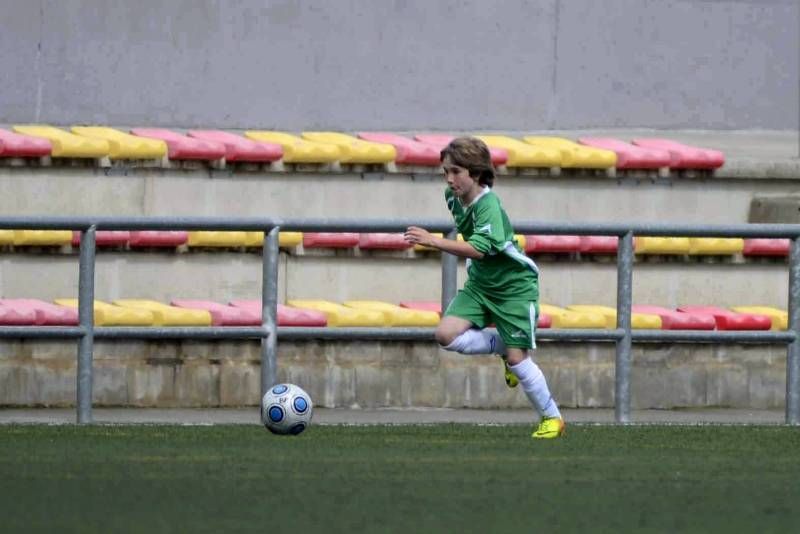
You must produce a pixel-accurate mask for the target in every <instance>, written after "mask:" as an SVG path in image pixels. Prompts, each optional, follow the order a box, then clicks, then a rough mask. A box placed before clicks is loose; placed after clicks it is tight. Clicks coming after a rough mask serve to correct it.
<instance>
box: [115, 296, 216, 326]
mask: <svg viewBox="0 0 800 534" xmlns="http://www.w3.org/2000/svg"><path fill="white" fill-rule="evenodd" d="M112 304H114V305H116V306H121V307H123V308H131V309H137V310H147V311H149V312H152V313H153V321H154V324H155V325H157V326H209V325H210V324H211V314H210V313H209V312H207V311H205V310H189V309H185V308H178V307H177V306H169V305H167V304H164V303H161V302H156V301H155V300H147V299H118V300H115V301H113V302H112Z"/></svg>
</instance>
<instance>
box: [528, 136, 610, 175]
mask: <svg viewBox="0 0 800 534" xmlns="http://www.w3.org/2000/svg"><path fill="white" fill-rule="evenodd" d="M522 139H523V141H525V142H526V143H528V144H531V145H534V146H540V147H544V148H554V149H556V150H558V151H559V152H560V153H561V166H562V167H566V168H572V169H609V168H612V167H614V166H615V165H616V164H617V155H616V153H614V152H612V151H611V150H604V149H602V148H593V147H590V146H585V145H580V144H578V143H576V142H574V141H570V140H569V139H564V138H563V137H540V136H532V135H529V136H526V137H523V138H522Z"/></svg>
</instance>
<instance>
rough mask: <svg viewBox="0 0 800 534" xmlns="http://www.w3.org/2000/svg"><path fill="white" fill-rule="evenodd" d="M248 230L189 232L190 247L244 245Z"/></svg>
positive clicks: (188, 242)
mask: <svg viewBox="0 0 800 534" xmlns="http://www.w3.org/2000/svg"><path fill="white" fill-rule="evenodd" d="M246 243H247V232H189V239H188V240H187V241H186V244H187V245H188V246H190V247H243V246H245V244H246Z"/></svg>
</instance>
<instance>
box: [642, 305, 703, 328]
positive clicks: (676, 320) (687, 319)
mask: <svg viewBox="0 0 800 534" xmlns="http://www.w3.org/2000/svg"><path fill="white" fill-rule="evenodd" d="M632 311H633V312H634V313H649V314H652V315H658V316H659V317H661V329H662V330H714V328H715V327H716V326H717V323H716V321H715V320H714V317H713V316H712V315H711V314H708V313H695V312H692V313H688V312H681V311H677V310H670V309H667V308H662V307H661V306H646V305H634V306H633V308H632Z"/></svg>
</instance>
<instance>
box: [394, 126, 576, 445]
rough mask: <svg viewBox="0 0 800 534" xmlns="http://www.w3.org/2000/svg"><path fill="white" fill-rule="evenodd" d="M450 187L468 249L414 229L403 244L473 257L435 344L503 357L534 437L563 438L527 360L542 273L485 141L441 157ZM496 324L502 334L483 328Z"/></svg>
mask: <svg viewBox="0 0 800 534" xmlns="http://www.w3.org/2000/svg"><path fill="white" fill-rule="evenodd" d="M441 161H442V167H443V168H444V176H445V180H446V181H447V189H446V190H445V200H446V201H447V207H448V209H449V210H450V212H451V213H452V215H453V218H454V219H455V222H456V226H457V228H458V231H459V232H461V235H462V236H463V237H464V241H463V242H459V241H453V240H451V239H445V238H442V237H438V236H435V235H432V234H431V233H429V232H428V231H426V230H424V229H423V228H419V227H417V226H411V227H409V228H408V229H407V230H406V233H405V238H406V240H407V241H409V242H410V243H414V244H421V245H426V246H429V247H433V248H437V249H439V250H442V251H444V252H449V253H451V254H455V255H456V256H461V257H465V258H467V275H468V278H467V281H466V283H465V284H464V288H463V289H462V290H460V291H459V292H458V295H456V297H455V298H454V299H453V301H452V302H451V303H450V305H449V306H448V307H447V310H446V311H445V313H444V315H443V317H442V320H441V322H440V323H439V326H438V327H437V329H436V341H437V342H438V343H439V344H440V345H441V346H442V347H443V348H444V349H445V350H451V351H456V352H460V353H462V354H494V353H496V354H500V355H501V356H502V357H503V364H504V366H505V376H506V383H507V384H508V386H509V387H516V386H517V385H518V384H522V389H523V391H525V395H527V397H528V399H529V400H530V402H531V404H533V406H534V408H536V411H537V412H538V413H539V416H540V422H539V425H538V427H537V428H536V429H535V430H534V431H533V434H532V437H534V438H557V437H559V436H561V435H562V434H563V433H564V420H563V419H562V417H561V413H560V412H559V410H558V405H557V404H556V402H555V400H554V399H553V397H552V395H551V394H550V390H549V389H548V387H547V381H546V380H545V378H544V375H543V374H542V371H541V369H539V367H538V366H537V365H536V364H535V363H534V362H533V360H532V359H531V358H530V357H529V356H528V351H529V350H532V349H534V348H536V339H535V337H534V336H535V331H536V320H537V318H538V315H539V269H538V267H537V266H536V264H535V263H534V262H533V260H531V259H530V258H528V257H527V256H526V255H525V254H523V253H522V252H521V251H520V249H519V248H518V246H517V244H516V242H515V240H514V230H513V228H512V227H511V223H510V222H509V219H508V215H506V212H505V210H504V209H503V207H502V205H501V204H500V199H499V198H498V197H497V195H495V194H494V192H493V191H492V190H491V187H492V185H493V184H494V168H493V167H492V163H491V158H490V155H489V149H488V147H487V146H486V145H485V144H484V143H483V141H481V140H479V139H475V138H472V137H459V138H457V139H454V140H453V141H452V142H451V143H450V144H449V145H447V147H445V148H444V150H442V152H441ZM492 323H494V324H495V325H496V326H497V332H498V334H499V335H498V334H493V333H492V332H490V331H487V330H484V328H485V327H486V326H487V325H489V324H492Z"/></svg>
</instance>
